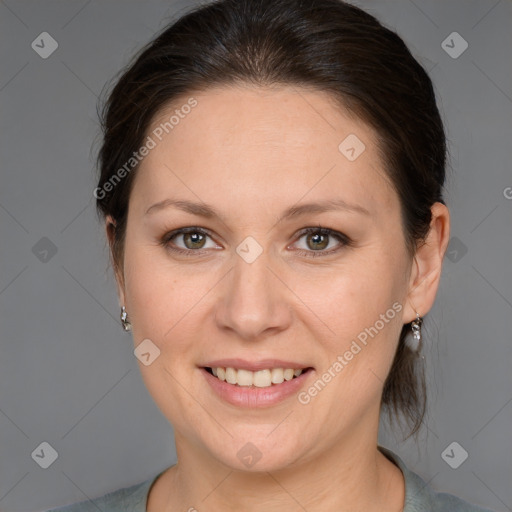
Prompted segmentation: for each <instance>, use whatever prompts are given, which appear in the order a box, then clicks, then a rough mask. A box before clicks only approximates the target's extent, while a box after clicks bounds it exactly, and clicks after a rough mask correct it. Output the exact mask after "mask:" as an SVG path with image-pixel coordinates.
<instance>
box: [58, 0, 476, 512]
mask: <svg viewBox="0 0 512 512" xmlns="http://www.w3.org/2000/svg"><path fill="white" fill-rule="evenodd" d="M103 128H104V139H103V145H102V148H101V151H100V155H99V163H100V171H101V173H100V174H101V175H100V178H99V181H98V186H97V188H96V190H95V192H94V194H95V197H96V199H97V206H98V211H99V213H100V214H101V216H102V218H103V219H104V221H105V226H106V233H107V237H108V240H109V244H110V248H111V254H112V264H113V268H114V270H115V275H116V279H117V284H118V293H119V299H120V304H121V321H122V325H123V327H124V328H125V329H126V330H130V331H131V333H132V335H133V338H134V344H135V354H136V355H137V357H138V358H139V361H140V369H141V372H142V376H143V379H144V381H145V383H146V385H147V387H148V390H149V391H150V393H151V395H152V396H153V398H154V400H155V402H156V403H157V405H158V406H159V408H160V410H161V411H162V413H163V414H164V415H165V416H166V417H167V418H168V419H169V422H170V423H171V424H172V426H173V428H174V432H175V442H176V453H177V458H178V462H177V464H176V465H174V466H172V467H170V468H168V469H167V470H165V471H163V472H161V473H159V474H158V475H156V476H153V477H152V478H150V479H149V480H147V481H145V482H142V483H141V484H138V485H135V486H132V487H129V488H125V489H121V490H118V491H114V492H113V493H109V494H108V495H106V496H104V497H102V498H99V499H97V500H95V504H93V503H91V502H89V503H82V504H75V505H72V506H69V507H66V508H62V509H59V510H62V511H68V512H71V511H75V512H76V511H82V510H97V508H98V507H99V508H100V509H101V510H104V511H105V512H106V511H115V510H124V511H126V510H133V511H138V512H139V511H140V512H142V511H149V512H157V511H158V512H162V511H178V510H182V511H185V510H189V511H194V510H199V511H201V510H209V511H217V510H244V511H256V510H258V511H259V510H265V511H273V510H279V511H280V512H282V511H292V510H307V511H308V512H314V511H319V510H323V511H325V510H329V511H331V510H332V511H334V510H336V511H343V512H349V511H351V512H352V511H356V510H365V511H367V512H372V511H393V512H399V511H402V510H403V511H405V512H413V511H419V510H432V511H441V510H446V511H448V510H449V511H479V510H480V511H481V510H483V509H480V508H478V507H476V506H473V505H470V504H469V503H466V502H465V501H463V500H461V499H459V498H457V497H454V496H451V495H448V494H440V493H436V492H435V491H434V490H433V489H432V488H431V487H430V486H428V485H427V484H426V483H425V482H424V481H423V480H422V479H421V478H420V477H419V476H418V475H416V474H415V473H413V472H412V471H410V470H409V469H407V467H406V466H405V465H404V463H403V461H402V460H401V459H400V458H399V457H398V456H397V455H396V454H394V453H392V452H391V451H390V450H388V449H386V448H384V447H381V446H379V445H378V444H377V434H378V428H379V418H380V414H381V411H384V410H386V411H387V412H388V413H389V414H390V415H391V416H393V415H394V416H395V417H396V418H399V417H400V415H401V416H402V417H403V418H404V419H405V420H406V421H407V422H408V425H409V427H410V430H411V432H410V433H411V434H414V433H416V432H417V431H418V429H419V428H420V426H421V422H422V419H423V414H424V412H425V394H424V387H425V385H424V379H423V375H422V371H421V368H420V369H418V368H416V366H417V364H416V363H417V361H418V359H419V360H421V357H420V354H421V325H422V318H423V317H424V316H425V314H427V313H428V311H429V310H430V309H431V307H432V305H433V303H434V300H435V296H436V292H437V289H438V285H439V279H440V276H441V269H442V260H443V256H444V254H445V251H446V247H447V243H448V239H449V231H450V228H449V212H448V209H447V207H446V206H445V204H444V201H443V191H442V189H443V184H444V178H445V154H446V146H445V135H444V129H443V124H442V121H441V118H440V115H439V112H438V109H437V107H436V102H435V96H434V92H433V88H432V84H431V81H430V79H429V77H428V76H427V74H426V73H425V71H424V70H423V68H422V67H421V66H420V65H419V64H418V62H417V61H416V60H415V59H414V58H413V57H412V55H411V54H410V52H409V51H408V49H407V48H406V46H405V44H404V43H403V41H402V40H401V39H400V38H399V37H398V36H397V35H396V34H395V33H393V32H391V31H390V30H388V29H386V28H384V27H383V26H382V25H380V23H379V22H378V21H377V20H375V19H374V18H373V17H372V16H370V15H369V14H367V13H365V12H364V11H362V10H360V9H359V8H357V7H354V6H352V5H349V4H345V3H343V2H341V1H338V0H317V1H315V0H306V1H300V0H223V1H220V2H215V3H212V4H209V5H206V6H203V7H201V8H197V9H196V10H194V11H191V12H190V13H188V14H187V15H185V16H184V17H182V18H181V19H179V20H178V21H176V22H175V23H174V24H172V25H171V26H170V27H168V28H167V29H166V30H165V31H164V32H162V33H161V34H160V35H159V36H158V37H157V38H155V40H154V41H152V42H151V44H149V45H148V46H147V47H146V48H145V49H144V50H143V52H142V53H141V54H140V55H139V56H138V58H137V60H136V61H135V62H134V63H133V64H132V65H131V66H130V67H129V69H127V70H126V71H125V73H124V74H123V75H122V76H121V78H120V79H119V80H118V82H117V84H116V86H115V87H114V88H113V90H112V92H111V94H110V96H109V99H108V102H107V103H106V106H105V110H104V114H103Z"/></svg>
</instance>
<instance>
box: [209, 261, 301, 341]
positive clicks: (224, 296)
mask: <svg viewBox="0 0 512 512" xmlns="http://www.w3.org/2000/svg"><path fill="white" fill-rule="evenodd" d="M270 260H271V258H269V257H268V256H267V253H265V252H263V253H262V254H260V255H259V257H258V258H257V259H256V260H255V261H253V262H252V263H248V262H247V261H245V260H244V259H243V258H242V257H240V256H238V254H237V255H235V257H234V267H233V268H232V270H231V272H229V274H228V276H226V279H224V280H223V282H224V284H223V286H222V287H221V294H220V296H219V299H218V301H217V304H216V311H215V318H216V322H217V325H218V327H219V329H221V330H226V329H227V330H231V331H233V332H234V333H236V335H237V337H238V338H241V339H244V340H248V341H254V340H259V339H262V338H263V337H266V336H270V335H275V334H277V333H279V332H281V331H284V330H285V329H287V328H288V327H289V326H290V325H291V321H292V307H291V302H290V299H291V296H292V295H293V294H292V292H291V291H290V290H289V289H288V288H287V287H286V285H285V284H283V281H285V279H283V277H282V276H280V277H278V276H279V271H276V270H275V269H274V268H273V267H275V266H276V265H272V261H270Z"/></svg>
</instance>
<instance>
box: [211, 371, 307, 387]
mask: <svg viewBox="0 0 512 512" xmlns="http://www.w3.org/2000/svg"><path fill="white" fill-rule="evenodd" d="M203 370H205V371H206V372H208V373H209V374H210V375H212V376H213V377H215V378H216V379H218V380H219V381H222V382H226V383H227V384H231V385H233V386H238V387H245V388H271V387H275V386H279V385H280V384H282V383H283V382H286V381H291V380H294V379H297V378H298V377H300V376H301V375H303V374H305V373H308V372H310V371H311V370H313V368H311V367H307V368H267V369H261V370H257V371H254V372H253V371H250V370H244V369H237V368H232V367H223V366H217V367H209V366H204V367H203Z"/></svg>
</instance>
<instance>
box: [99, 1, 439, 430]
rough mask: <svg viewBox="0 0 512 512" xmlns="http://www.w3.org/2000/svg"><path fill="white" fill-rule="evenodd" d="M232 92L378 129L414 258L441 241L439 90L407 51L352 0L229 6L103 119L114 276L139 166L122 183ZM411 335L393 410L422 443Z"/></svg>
mask: <svg viewBox="0 0 512 512" xmlns="http://www.w3.org/2000/svg"><path fill="white" fill-rule="evenodd" d="M229 85H241V86H248V85H255V86H258V87H273V86H280V85H283V86H286V85H292V86H298V87H308V88H312V89H313V90H316V91H321V92H325V93H327V94H329V95H330V97H331V98H333V99H334V100H335V101H336V102H337V103H338V104H339V105H340V107H342V108H344V109H345V111H347V112H349V113H350V114H353V115H354V116H356V117H357V118H359V119H361V120H362V121H364V122H366V123H367V124H368V125H369V126H370V127H372V128H373V129H374V131H375V133H376V135H377V143H378V149H379V151H380V155H381V157H382V162H383V165H384V170H385V172H386V176H387V177H388V178H389V180H390V182H391V183H392V185H393V187H394V189H395V190H396V192H397V194H398V197H399V200H400V208H401V216H402V228H403V232H404V239H405V244H406V248H407V251H408V253H409V254H410V255H411V258H412V257H413V256H414V253H415V251H416V250H417V248H418V247H419V245H420V244H421V243H424V242H425V239H426V236H427V235H428V232H429V230H430V222H431V206H432V205H433V204H434V203H435V202H441V203H443V204H445V203H444V201H443V198H442V188H443V185H444V181H445V161H446V137H445V132H444V128H443V123H442V120H441V117H440V114H439V111H438V108H437V105H436V99H435V93H434V89H433V85H432V82H431V80H430V78H429V76H428V75H427V73H426V71H425V70H424V69H423V67H422V66H421V65H420V64H419V63H418V62H417V61H416V60H415V58H414V57H413V56H412V54H411V53H410V51H409V50H408V48H407V46H406V45H405V43H404V42H403V41H402V39H401V38H400V37H399V36H398V35H397V34H396V33H395V32H393V31H391V30H389V29H387V28H385V27H384V26H383V25H382V24H381V23H380V22H379V21H378V20H377V19H375V18H374V17H373V16H371V15H370V14H368V13H366V12H365V11H363V10H362V9H360V8H358V7H355V6H353V5H350V4H347V3H344V2H342V1H341V0H220V1H214V2H211V3H209V4H206V5H202V6H197V7H195V8H193V9H192V10H190V11H188V12H187V13H186V14H185V15H183V16H181V17H180V18H179V19H177V20H175V21H173V22H172V23H171V24H169V25H168V26H167V27H165V29H164V30H163V31H162V32H161V33H160V34H159V35H157V36H155V38H154V39H153V40H152V41H150V42H149V43H148V44H147V45H146V46H145V47H144V48H142V49H141V50H140V52H139V53H138V54H137V55H136V56H135V57H134V58H133V60H132V62H131V63H130V64H129V65H128V66H127V67H126V68H125V69H124V70H122V74H121V76H120V77H119V78H118V79H117V82H116V83H115V86H114V87H113V88H112V90H111V92H110V93H109V95H108V98H107V100H106V101H105V102H104V105H103V107H102V110H101V112H100V113H99V115H100V118H101V123H102V135H103V139H102V146H101V148H100V151H99V153H98V167H99V179H98V188H97V189H96V190H97V191H98V190H101V191H102V192H101V195H100V194H97V193H96V191H95V197H96V199H97V203H96V206H97V212H98V214H99V216H100V217H102V219H103V220H105V218H106V216H107V215H111V216H112V218H113V220H114V224H109V226H108V227H107V229H108V237H109V242H110V249H111V255H112V261H113V265H114V269H116V270H118V269H119V268H122V261H123V250H124V237H125V232H126V220H127V214H128V202H129V197H130V193H131V189H132V185H133V180H134V175H135V173H136V169H137V167H138V165H134V167H133V170H131V172H128V173H126V172H125V173H123V174H122V175H123V179H122V180H120V179H119V176H121V174H120V173H119V171H120V170H121V168H122V167H123V166H125V169H126V162H128V161H130V158H131V157H132V156H133V152H134V151H137V150H138V149H139V148H140V147H141V145H142V144H143V143H144V140H145V136H146V135H147V131H148V128H149V126H150V125H151V123H152V121H153V120H154V119H155V117H156V116H157V115H158V114H159V113H160V112H161V111H162V109H163V108H164V107H167V106H168V105H169V104H170V102H173V101H175V100H177V99H179V98H182V97H184V96H185V95H187V94H189V95H190V94H191V93H193V92H195V91H198V92H199V91H206V90H208V89H209V88H211V87H213V86H229ZM116 172H117V173H118V176H117V178H118V179H117V181H118V183H116V184H115V185H114V186H112V183H113V182H112V179H113V177H115V176H114V175H115V174H116ZM109 183H110V184H111V186H108V184H109ZM107 190H108V193H107ZM410 330H411V324H406V325H404V326H403V328H402V331H401V333H400V337H399V343H398V348H397V350H396V354H395V357H394V361H393V363H392V366H391V370H390V373H389V375H388V376H387V379H386V381H385V383H384V389H383V393H382V400H381V407H383V408H385V409H387V411H388V416H389V418H390V420H391V422H393V420H394V418H393V415H395V417H396V418H398V419H405V420H406V422H407V424H408V426H409V427H410V433H409V435H408V436H407V437H410V436H411V435H413V434H416V433H417V432H418V431H419V429H420V426H421V423H422V421H423V418H424V415H425V411H426V401H427V400H426V386H425V371H424V368H423V366H422V365H420V364H419V362H420V359H419V358H418V357H417V353H415V352H414V351H413V350H411V348H409V346H408V344H407V343H406V337H407V335H408V334H409V333H410ZM400 416H401V418H400Z"/></svg>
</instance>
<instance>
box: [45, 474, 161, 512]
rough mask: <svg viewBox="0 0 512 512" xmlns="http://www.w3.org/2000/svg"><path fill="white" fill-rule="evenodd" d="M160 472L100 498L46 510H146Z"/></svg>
mask: <svg viewBox="0 0 512 512" xmlns="http://www.w3.org/2000/svg"><path fill="white" fill-rule="evenodd" d="M160 474H161V473H159V474H158V475H156V476H154V477H151V478H149V479H148V480H145V481H144V482H141V483H138V484H135V485H132V486H129V487H123V488H122V489H117V490H116V491H112V492H109V493H108V494H105V495H104V496H101V497H99V498H94V499H90V500H84V501H80V502H78V503H73V504H71V505H67V506H64V507H59V508H54V509H51V510H47V511H46V512H98V510H101V511H103V512H146V503H147V497H148V494H149V489H150V488H151V485H152V483H153V482H154V481H155V480H156V479H157V478H158V476H160Z"/></svg>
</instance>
